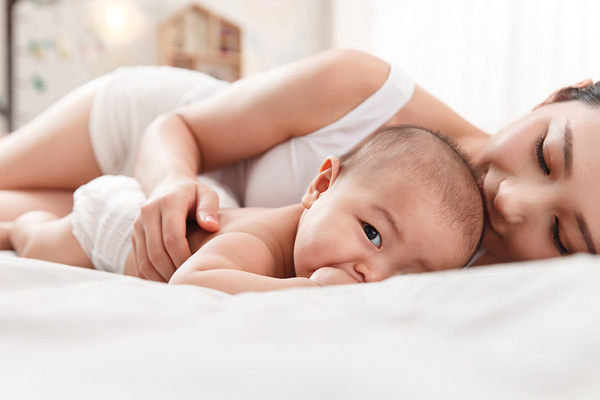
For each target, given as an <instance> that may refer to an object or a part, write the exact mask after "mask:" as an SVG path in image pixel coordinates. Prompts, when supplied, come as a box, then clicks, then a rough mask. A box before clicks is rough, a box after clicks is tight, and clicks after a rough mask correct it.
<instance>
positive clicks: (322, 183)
mask: <svg viewBox="0 0 600 400" xmlns="http://www.w3.org/2000/svg"><path fill="white" fill-rule="evenodd" d="M339 174H340V159H339V158H337V157H336V156H329V157H327V159H326V160H325V161H323V164H321V169H320V170H319V174H318V175H317V176H316V177H315V179H313V181H312V182H311V184H310V185H309V186H308V190H307V191H306V193H305V194H304V196H303V197H302V205H303V206H304V208H307V209H308V208H310V207H312V205H313V204H314V203H315V201H317V199H318V198H319V196H321V194H323V193H325V192H326V191H327V189H329V188H330V187H331V185H332V184H333V182H335V180H336V179H337V177H338V176H339Z"/></svg>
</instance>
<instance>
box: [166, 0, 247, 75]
mask: <svg viewBox="0 0 600 400" xmlns="http://www.w3.org/2000/svg"><path fill="white" fill-rule="evenodd" d="M159 43H160V51H159V57H160V63H161V64H166V65H172V66H175V67H181V68H188V69H194V70H197V71H202V72H206V73H208V74H210V75H213V76H214V77H216V78H219V79H223V80H227V81H235V80H237V79H240V78H241V77H242V32H241V29H240V28H239V27H238V26H237V25H236V24H234V23H232V22H230V21H227V20H226V19H224V18H222V17H221V16H219V15H217V14H215V13H213V12H212V11H209V10H207V9H205V8H203V7H201V6H199V5H196V4H194V5H191V6H189V7H186V8H185V9H183V10H181V11H179V12H177V13H176V14H175V15H173V16H172V17H170V18H169V19H167V20H166V21H165V22H163V23H162V24H161V25H160V28H159Z"/></svg>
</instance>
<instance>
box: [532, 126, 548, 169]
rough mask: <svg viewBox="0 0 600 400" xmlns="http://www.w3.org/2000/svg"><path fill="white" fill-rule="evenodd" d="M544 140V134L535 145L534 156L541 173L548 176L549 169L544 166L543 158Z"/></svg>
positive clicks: (544, 159) (544, 160) (546, 165)
mask: <svg viewBox="0 0 600 400" xmlns="http://www.w3.org/2000/svg"><path fill="white" fill-rule="evenodd" d="M545 140H546V134H544V135H542V136H540V138H539V139H538V140H537V141H536V143H535V156H536V158H537V162H538V164H539V166H540V169H541V170H542V172H544V174H545V175H550V167H548V164H546V158H545V157H544V141H545Z"/></svg>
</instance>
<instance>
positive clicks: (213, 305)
mask: <svg viewBox="0 0 600 400" xmlns="http://www.w3.org/2000/svg"><path fill="white" fill-rule="evenodd" d="M0 399H144V400H150V399H180V400H183V399H503V400H505V399H544V400H548V399H561V400H564V399H569V400H570V399H590V400H592V399H594V400H597V399H600V257H598V256H591V255H575V256H570V257H566V258H562V259H554V260H548V261H538V262H528V263H519V264H512V265H496V266H489V267H481V268H473V269H469V270H463V271H448V272H437V273H428V274H420V275H405V276H400V277H396V278H392V279H389V280H387V281H385V282H381V283H373V284H364V285H350V286H343V287H342V286H336V287H328V288H316V289H312V288H310V289H308V288H306V289H290V290H284V291H278V292H271V293H246V294H241V295H236V296H231V295H226V294H223V293H220V292H217V291H214V290H210V289H205V288H200V287H192V286H168V285H164V284H159V283H154V282H148V281H143V280H139V279H136V278H130V277H125V276H119V275H113V274H109V273H105V272H99V271H92V270H85V269H78V268H73V267H68V266H65V265H59V264H52V263H48V262H43V261H38V260H28V259H22V258H18V257H15V256H14V255H13V254H12V253H10V252H3V253H1V254H0Z"/></svg>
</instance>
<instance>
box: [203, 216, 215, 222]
mask: <svg viewBox="0 0 600 400" xmlns="http://www.w3.org/2000/svg"><path fill="white" fill-rule="evenodd" d="M202 218H203V219H204V220H205V221H206V222H217V219H216V218H215V217H213V216H212V215H204V216H203V217H202Z"/></svg>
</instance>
